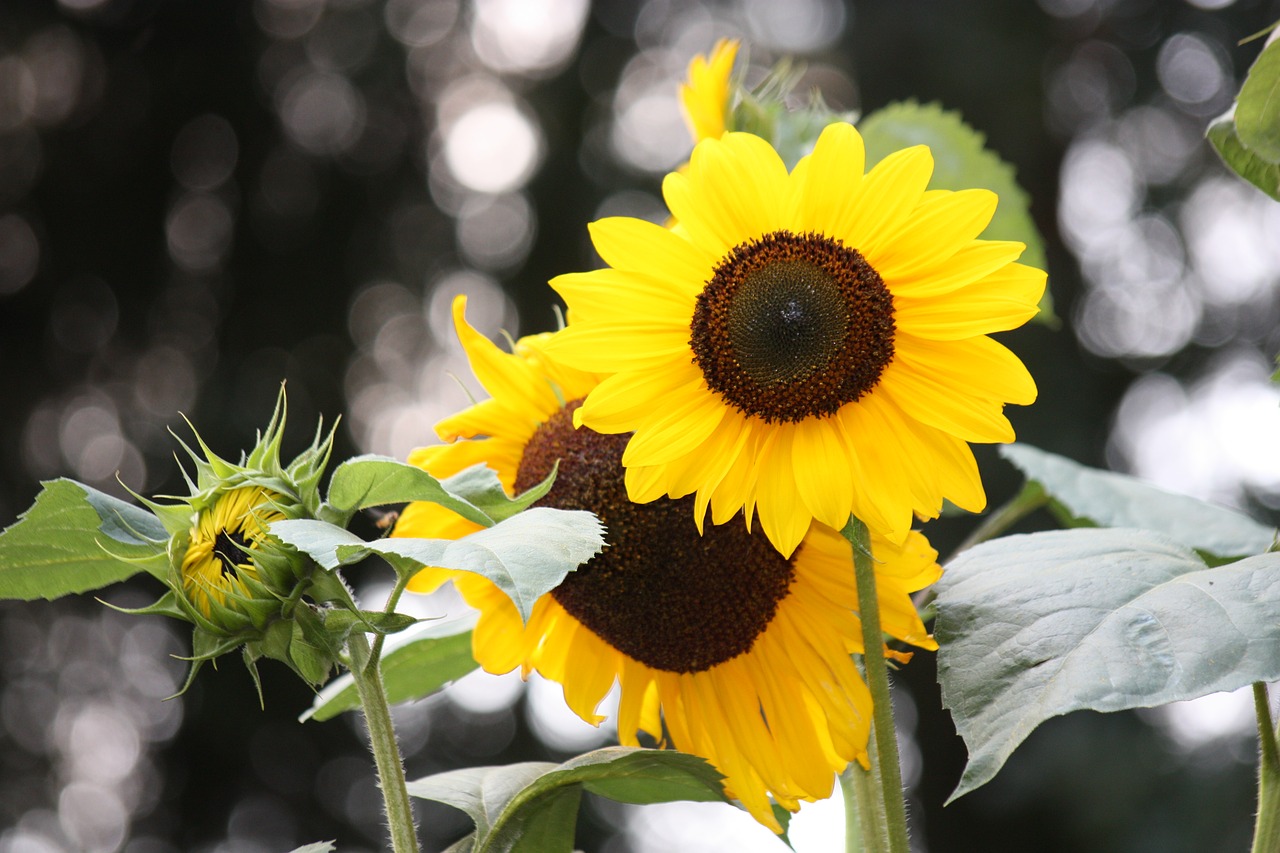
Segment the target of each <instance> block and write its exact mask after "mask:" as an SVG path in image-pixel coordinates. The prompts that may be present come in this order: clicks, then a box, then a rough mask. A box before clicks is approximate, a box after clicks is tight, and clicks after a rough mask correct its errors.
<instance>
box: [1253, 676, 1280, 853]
mask: <svg viewBox="0 0 1280 853" xmlns="http://www.w3.org/2000/svg"><path fill="white" fill-rule="evenodd" d="M1253 707H1254V710H1255V711H1256V712H1257V715H1258V742H1259V745H1260V750H1259V751H1260V753H1261V758H1260V759H1259V761H1258V819H1257V823H1255V824H1254V827H1253V848H1252V851H1253V853H1280V748H1277V745H1276V737H1277V732H1276V729H1275V726H1274V724H1273V723H1272V721H1271V701H1270V697H1269V696H1268V695H1267V685H1265V684H1263V683H1261V682H1258V683H1257V684H1254V685H1253Z"/></svg>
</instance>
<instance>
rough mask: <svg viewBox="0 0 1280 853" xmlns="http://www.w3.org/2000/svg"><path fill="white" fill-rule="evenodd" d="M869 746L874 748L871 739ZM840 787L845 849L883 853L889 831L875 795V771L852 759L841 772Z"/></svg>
mask: <svg viewBox="0 0 1280 853" xmlns="http://www.w3.org/2000/svg"><path fill="white" fill-rule="evenodd" d="M868 746H869V749H874V748H875V744H874V743H871V744H869V745H868ZM872 766H873V767H874V765H872ZM840 790H841V791H842V792H843V793H844V849H845V853H884V849H885V847H884V844H885V839H886V838H887V837H888V834H889V833H888V831H887V830H886V829H885V825H884V809H883V808H881V807H880V804H879V802H878V800H877V797H876V793H877V791H879V786H878V785H877V784H876V779H875V774H874V773H873V772H872V771H871V770H868V769H864V768H863V766H862V765H861V764H859V763H858V762H856V761H855V762H853V763H852V764H850V765H849V766H848V767H847V768H845V771H844V772H843V773H841V774H840Z"/></svg>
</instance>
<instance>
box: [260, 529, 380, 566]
mask: <svg viewBox="0 0 1280 853" xmlns="http://www.w3.org/2000/svg"><path fill="white" fill-rule="evenodd" d="M267 529H268V530H269V531H270V532H271V535H272V536H274V537H276V538H277V539H279V540H280V541H281V542H283V543H285V544H286V545H292V546H293V547H295V548H297V549H298V550H299V551H302V552H303V553H304V554H307V555H309V556H310V557H311V559H313V560H315V561H316V562H317V563H319V564H320V565H321V566H322V567H324V568H326V569H330V570H332V569H336V568H338V567H339V566H346V565H350V564H351V563H358V562H360V561H361V560H363V559H364V558H365V557H367V556H369V553H370V552H369V547H368V545H369V543H367V542H365V541H364V540H363V539H361V538H360V537H359V536H357V535H355V534H354V533H349V532H347V531H346V530H345V529H343V528H341V527H338V526H337V525H336V524H330V523H329V522H327V521H316V520H315V519H312V518H291V519H285V520H284V521H273V522H271V524H269V525H267Z"/></svg>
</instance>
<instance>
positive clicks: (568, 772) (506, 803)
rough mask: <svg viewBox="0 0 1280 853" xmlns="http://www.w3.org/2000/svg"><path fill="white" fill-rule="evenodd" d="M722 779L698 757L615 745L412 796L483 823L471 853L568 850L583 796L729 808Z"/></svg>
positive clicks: (456, 776)
mask: <svg viewBox="0 0 1280 853" xmlns="http://www.w3.org/2000/svg"><path fill="white" fill-rule="evenodd" d="M721 779H722V777H721V775H720V774H719V773H718V772H717V771H716V770H715V768H713V767H711V765H709V764H707V762H706V761H704V760H703V759H701V758H698V757H696V756H692V755H685V754H684V753H680V752H674V751H670V750H656V749H634V748H631V747H621V746H616V747H606V748H605V749H598V750H595V751H594V752H588V753H586V754H585V755H580V756H578V757H577V758H574V759H572V760H570V761H566V762H565V763H564V764H560V765H555V764H551V763H548V762H543V761H531V762H525V763H522V764H512V765H509V766H506V767H474V768H469V769H466V770H451V771H448V772H446V773H439V774H436V775H435V776H428V777H427V778H425V779H419V780H417V781H414V782H410V783H409V784H408V788H409V794H410V796H414V797H420V798H422V799H427V800H435V801H436V802H441V803H446V804H448V805H451V806H454V807H456V808H459V809H462V810H463V811H465V812H466V813H467V814H468V815H470V816H471V818H472V819H473V820H474V821H475V823H476V831H475V833H474V835H473V836H472V846H471V847H470V848H468V849H470V850H472V851H473V853H482V851H483V853H488V851H526V850H528V851H543V850H546V851H561V850H563V851H569V850H572V849H573V828H574V819H575V817H576V814H577V796H578V795H579V793H580V792H581V791H583V790H586V791H590V792H591V793H594V794H599V795H600V796H603V797H607V798H609V799H611V800H616V801H618V802H622V803H633V804H640V805H646V804H651V803H667V802H673V801H676V800H693V801H696V802H725V801H726V798H725V795H724V789H723V788H722V787H721ZM570 792H572V799H570V797H569V794H570ZM570 803H572V811H570V810H569V804H570ZM542 812H546V813H547V815H546V816H541V815H540V813H542ZM538 845H541V846H538Z"/></svg>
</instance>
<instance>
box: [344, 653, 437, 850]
mask: <svg viewBox="0 0 1280 853" xmlns="http://www.w3.org/2000/svg"><path fill="white" fill-rule="evenodd" d="M347 648H348V650H349V652H350V654H351V676H352V678H354V679H355V682H356V693H357V694H358V695H359V697H360V706H361V708H362V709H363V711H364V720H365V726H366V728H368V730H369V748H370V749H371V750H372V751H373V761H374V764H376V765H377V768H378V784H379V786H380V787H381V788H382V800H383V803H384V804H385V806H386V811H387V826H388V831H389V832H390V834H391V849H392V850H393V851H394V853H419V851H420V849H421V848H419V846H418V830H417V827H416V826H414V822H413V805H412V803H410V801H409V791H408V789H407V788H406V787H405V781H404V760H403V759H401V757H400V746H399V744H397V743H396V731H395V728H394V727H393V725H392V723H391V708H390V706H389V705H388V704H387V691H386V689H385V688H384V687H383V686H382V670H381V668H380V667H379V665H378V657H377V656H375V655H374V654H373V653H372V650H371V649H370V648H369V639H368V638H367V637H366V636H365V635H364V634H362V633H360V632H359V631H353V632H352V633H351V636H350V638H349V639H348V640H347Z"/></svg>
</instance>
